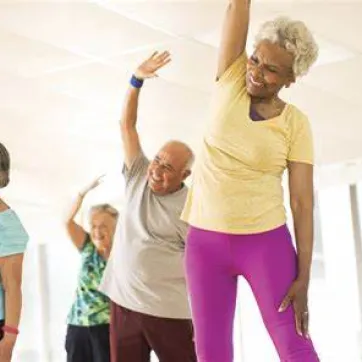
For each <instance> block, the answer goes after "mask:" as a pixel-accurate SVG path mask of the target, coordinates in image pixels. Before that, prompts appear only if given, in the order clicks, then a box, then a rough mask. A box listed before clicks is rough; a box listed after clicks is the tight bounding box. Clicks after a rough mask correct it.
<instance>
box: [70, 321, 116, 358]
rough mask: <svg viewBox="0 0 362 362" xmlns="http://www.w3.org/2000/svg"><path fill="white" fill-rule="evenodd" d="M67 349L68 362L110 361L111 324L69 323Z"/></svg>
mask: <svg viewBox="0 0 362 362" xmlns="http://www.w3.org/2000/svg"><path fill="white" fill-rule="evenodd" d="M65 349H66V351H67V362H110V346H109V324H101V325H98V326H91V327H81V326H72V325H68V330H67V336H66V341H65Z"/></svg>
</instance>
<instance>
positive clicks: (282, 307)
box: [278, 295, 292, 312]
mask: <svg viewBox="0 0 362 362" xmlns="http://www.w3.org/2000/svg"><path fill="white" fill-rule="evenodd" d="M291 302H292V298H291V297H290V296H289V295H287V296H286V297H285V298H284V300H283V301H282V303H281V304H280V307H279V309H278V312H284V311H285V310H286V309H287V308H288V307H289V305H290V303H291Z"/></svg>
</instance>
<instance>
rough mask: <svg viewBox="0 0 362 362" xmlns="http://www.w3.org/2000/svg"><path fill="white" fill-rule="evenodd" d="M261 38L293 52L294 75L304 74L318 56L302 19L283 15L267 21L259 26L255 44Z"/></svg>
mask: <svg viewBox="0 0 362 362" xmlns="http://www.w3.org/2000/svg"><path fill="white" fill-rule="evenodd" d="M263 40H268V41H270V42H271V43H274V44H278V45H280V46H281V47H282V48H284V49H286V50H287V51H288V52H290V53H292V54H293V56H294V64H293V72H294V75H295V76H296V77H299V76H302V75H305V74H306V73H307V72H308V70H309V69H310V67H311V66H312V65H313V63H314V62H315V61H316V60H317V58H318V45H317V43H316V41H315V39H314V37H313V35H312V33H311V32H310V30H309V29H308V28H307V26H306V25H305V24H304V23H303V22H302V21H295V20H292V19H290V18H288V17H285V16H281V17H278V18H276V19H274V20H272V21H267V22H265V23H264V24H263V25H262V26H261V27H260V29H259V32H258V34H257V35H256V38H255V45H257V44H258V43H259V42H261V41H263Z"/></svg>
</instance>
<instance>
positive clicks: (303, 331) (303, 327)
mask: <svg viewBox="0 0 362 362" xmlns="http://www.w3.org/2000/svg"><path fill="white" fill-rule="evenodd" d="M293 308H294V314H295V327H296V330H297V333H298V334H299V335H300V336H301V337H305V338H309V331H308V328H309V312H308V308H307V307H306V306H300V305H298V304H297V303H294V304H293Z"/></svg>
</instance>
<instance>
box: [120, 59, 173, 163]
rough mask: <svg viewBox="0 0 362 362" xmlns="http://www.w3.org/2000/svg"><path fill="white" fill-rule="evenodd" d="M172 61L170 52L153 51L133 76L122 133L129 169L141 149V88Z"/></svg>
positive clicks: (125, 108)
mask: <svg viewBox="0 0 362 362" xmlns="http://www.w3.org/2000/svg"><path fill="white" fill-rule="evenodd" d="M169 62H170V54H169V53H168V52H163V53H161V54H159V53H158V52H155V53H153V54H152V55H151V56H150V57H149V58H148V59H146V60H145V61H144V62H143V63H142V64H140V65H139V66H138V68H137V69H136V71H135V73H134V75H133V76H132V79H131V82H130V86H129V88H128V90H127V94H126V97H125V101H124V106H123V112H122V116H121V134H122V141H123V150H124V162H125V165H126V167H127V168H128V169H129V168H130V167H131V165H132V163H133V161H134V159H135V158H136V157H137V156H138V154H139V152H140V151H141V145H140V140H139V136H138V132H137V127H136V125H137V111H138V100H139V95H140V90H141V87H142V85H143V82H144V80H145V79H147V78H154V77H156V76H157V74H156V72H157V70H158V69H160V68H162V67H163V66H164V65H166V64H167V63H169Z"/></svg>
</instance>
